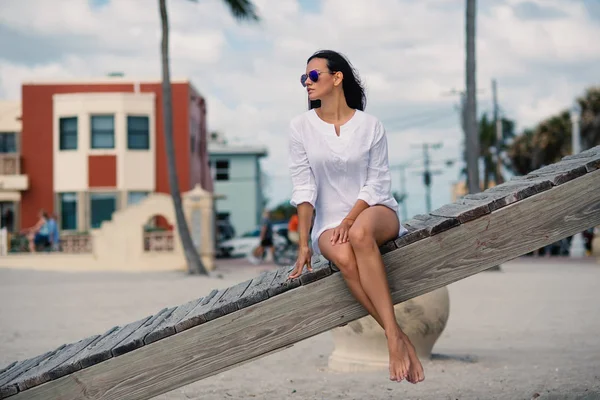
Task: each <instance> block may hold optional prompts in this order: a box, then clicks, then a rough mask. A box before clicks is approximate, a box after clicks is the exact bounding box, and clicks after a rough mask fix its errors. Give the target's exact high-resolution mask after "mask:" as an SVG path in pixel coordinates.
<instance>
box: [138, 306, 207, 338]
mask: <svg viewBox="0 0 600 400" xmlns="http://www.w3.org/2000/svg"><path fill="white" fill-rule="evenodd" d="M203 299H204V298H203V297H200V298H199V299H194V300H191V301H188V302H187V303H185V304H182V305H180V306H179V307H177V308H176V309H175V310H174V311H173V312H172V313H171V314H170V315H169V316H168V317H167V318H165V319H163V320H162V321H161V322H160V323H159V324H158V325H157V326H155V327H154V329H153V330H152V331H151V332H150V333H148V335H146V337H145V338H144V343H145V344H150V343H153V342H156V341H157V340H160V339H164V338H166V337H168V336H171V335H174V334H175V325H177V323H178V322H179V321H181V320H182V319H183V317H185V316H186V315H187V314H188V313H189V312H190V311H192V310H193V309H194V308H195V307H196V306H197V305H198V304H199V303H200V302H201V301H202V300H203Z"/></svg>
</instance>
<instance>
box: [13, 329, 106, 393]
mask: <svg viewBox="0 0 600 400" xmlns="http://www.w3.org/2000/svg"><path fill="white" fill-rule="evenodd" d="M98 336H99V335H96V336H91V337H88V338H85V339H83V340H80V341H78V342H75V343H70V344H67V345H64V346H63V347H62V348H61V349H60V350H57V351H55V352H54V354H52V355H51V356H50V357H48V358H46V359H44V360H43V361H41V362H40V363H39V364H38V365H36V366H35V367H33V368H31V369H29V370H28V371H27V372H26V373H24V374H21V375H19V376H18V377H17V378H15V379H13V380H12V381H11V382H9V383H8V384H9V385H14V386H17V387H18V388H19V391H24V390H27V389H29V388H31V387H34V386H37V385H41V384H42V383H45V382H48V381H50V380H51V379H52V377H51V375H50V371H52V370H53V369H54V368H56V367H58V366H59V365H61V364H62V363H63V362H65V361H67V360H68V359H70V358H71V357H73V356H74V355H75V354H77V353H79V352H80V351H81V350H82V349H83V348H85V347H86V346H87V345H89V344H90V343H91V342H93V341H94V340H96V339H97V338H98Z"/></svg>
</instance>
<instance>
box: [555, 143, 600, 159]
mask: <svg viewBox="0 0 600 400" xmlns="http://www.w3.org/2000/svg"><path fill="white" fill-rule="evenodd" d="M594 156H600V146H596V147H592V148H591V149H587V150H584V151H582V152H581V153H577V154H571V155H568V156H565V157H563V158H562V159H563V161H568V160H576V159H578V158H592V157H594Z"/></svg>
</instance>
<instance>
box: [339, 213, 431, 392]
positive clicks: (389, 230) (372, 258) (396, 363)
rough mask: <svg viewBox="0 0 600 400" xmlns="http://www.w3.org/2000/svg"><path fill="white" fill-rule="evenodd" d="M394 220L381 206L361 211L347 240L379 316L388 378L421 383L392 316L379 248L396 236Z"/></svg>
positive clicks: (416, 361) (409, 349)
mask: <svg viewBox="0 0 600 400" xmlns="http://www.w3.org/2000/svg"><path fill="white" fill-rule="evenodd" d="M399 228H400V225H399V221H398V216H397V215H396V214H395V213H394V211H393V210H391V209H389V208H387V207H385V206H373V207H369V208H368V209H366V210H364V211H363V212H362V213H360V215H359V216H358V218H357V219H356V221H355V222H354V224H353V225H352V228H350V232H349V239H350V245H351V246H352V250H353V251H354V256H355V257H356V263H357V266H358V274H359V277H360V283H361V286H362V288H363V289H364V291H365V293H366V294H367V296H368V298H369V299H370V300H371V302H372V304H373V306H374V307H375V309H376V310H377V313H378V314H379V315H380V316H381V320H382V323H383V329H384V330H385V334H386V337H387V339H388V348H389V351H390V374H391V378H392V379H393V378H394V377H395V378H396V380H399V379H401V378H403V377H406V376H407V375H408V380H409V381H410V382H412V383H417V382H420V381H422V380H423V379H424V374H423V367H422V365H421V362H420V361H419V358H418V357H417V355H416V351H415V349H414V346H413V345H412V343H411V342H410V340H409V339H408V336H406V334H404V332H402V330H401V329H400V326H399V325H398V322H397V321H396V316H395V314H394V304H393V302H392V296H391V294H390V289H389V284H388V281H387V275H386V271H385V266H384V265H383V260H382V258H381V253H380V252H379V246H380V245H381V244H383V243H385V242H387V241H388V240H392V239H394V238H396V237H397V236H398V231H399Z"/></svg>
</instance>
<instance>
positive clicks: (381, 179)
mask: <svg viewBox="0 0 600 400" xmlns="http://www.w3.org/2000/svg"><path fill="white" fill-rule="evenodd" d="M391 188H392V177H391V173H390V167H389V161H388V145H387V137H386V135H385V128H384V127H383V125H382V124H381V122H378V123H377V127H376V131H375V137H374V139H373V144H372V145H371V148H370V149H369V163H368V166H367V180H366V182H365V184H364V186H363V187H362V189H361V190H360V192H359V193H358V198H359V199H360V200H363V201H365V202H366V203H367V204H368V205H369V206H374V205H376V204H380V203H382V202H383V201H385V200H387V199H388V198H389V197H390V191H391Z"/></svg>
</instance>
